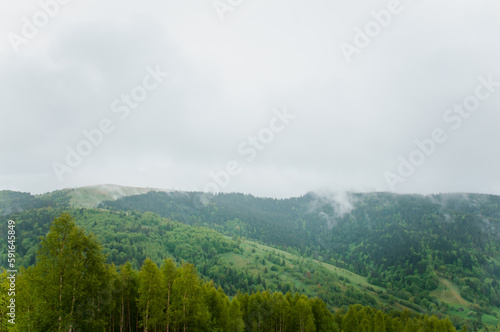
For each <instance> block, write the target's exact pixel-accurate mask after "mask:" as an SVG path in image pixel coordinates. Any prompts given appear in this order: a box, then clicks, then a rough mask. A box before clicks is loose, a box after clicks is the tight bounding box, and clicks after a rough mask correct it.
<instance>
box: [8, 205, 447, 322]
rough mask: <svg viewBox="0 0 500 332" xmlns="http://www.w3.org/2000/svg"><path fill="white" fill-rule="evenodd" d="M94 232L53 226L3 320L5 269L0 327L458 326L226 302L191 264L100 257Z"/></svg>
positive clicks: (300, 301)
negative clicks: (11, 315)
mask: <svg viewBox="0 0 500 332" xmlns="http://www.w3.org/2000/svg"><path fill="white" fill-rule="evenodd" d="M105 261H106V257H105V255H104V254H103V252H102V248H101V246H100V245H99V243H98V242H97V241H96V239H95V237H94V236H92V234H85V232H84V231H83V230H82V229H81V228H78V227H77V226H76V225H75V224H74V222H73V221H72V218H71V216H70V215H67V214H63V215H61V216H60V217H59V218H56V219H55V221H54V222H53V223H52V224H51V227H50V229H49V232H48V233H47V235H46V236H45V237H44V238H43V239H42V241H41V244H40V247H39V249H38V251H37V255H36V263H35V264H34V265H32V266H30V267H29V268H28V269H25V270H22V271H21V272H20V274H19V276H18V278H17V282H16V283H17V285H18V286H17V289H18V291H17V292H18V295H16V298H17V303H18V304H17V311H16V315H17V318H16V319H17V324H15V325H6V318H5V317H6V315H5V313H6V312H5V309H6V305H5V304H6V301H7V296H6V293H7V292H6V290H7V289H8V287H9V286H8V280H7V276H8V275H7V272H5V270H4V272H3V273H2V274H1V276H0V286H1V288H2V292H1V295H0V301H1V302H2V306H1V307H2V315H1V318H0V320H1V326H2V328H6V329H8V330H9V331H123V330H128V331H164V330H166V331H232V332H235V331H243V330H245V331H283V332H285V331H293V332H295V331H300V332H314V331H324V332H329V331H346V332H349V331H352V332H357V331H417V330H425V331H431V332H432V331H456V330H455V328H454V327H453V324H452V323H451V321H450V320H449V319H444V320H439V319H438V318H437V317H436V316H432V317H429V316H427V315H425V316H422V315H417V314H413V313H410V312H409V311H407V310H405V311H402V312H392V313H390V314H387V313H384V312H382V311H380V310H376V309H372V308H369V307H363V306H361V305H354V306H351V307H349V308H348V310H347V311H346V310H339V311H338V312H337V313H335V314H332V313H331V312H330V311H329V310H328V309H327V307H326V305H325V304H324V302H323V301H321V300H319V299H318V298H308V297H307V296H304V295H299V294H298V293H295V294H292V293H290V292H288V293H286V294H283V293H281V292H275V293H270V292H268V291H263V292H255V293H252V294H248V293H238V294H237V296H236V297H234V298H233V299H232V300H230V299H229V298H228V297H227V296H226V295H225V294H224V293H223V291H222V289H220V288H219V289H217V288H216V287H214V285H213V283H212V282H203V281H202V280H201V279H200V278H199V277H198V276H197V274H196V269H195V267H194V266H193V265H192V264H182V265H181V266H176V264H175V263H174V262H173V261H172V259H169V258H165V259H164V260H163V262H162V265H161V267H160V268H159V267H158V265H157V264H156V263H154V262H153V261H151V260H150V259H149V258H147V259H146V260H145V261H144V264H142V266H141V268H140V270H139V271H137V270H135V269H133V268H132V266H131V264H130V263H129V262H126V263H124V264H123V265H121V266H120V267H119V268H116V266H115V265H114V264H112V265H110V264H107V263H106V262H105Z"/></svg>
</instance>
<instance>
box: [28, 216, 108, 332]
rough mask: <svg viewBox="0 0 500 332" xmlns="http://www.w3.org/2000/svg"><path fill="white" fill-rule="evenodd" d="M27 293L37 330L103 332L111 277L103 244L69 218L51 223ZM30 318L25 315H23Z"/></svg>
mask: <svg viewBox="0 0 500 332" xmlns="http://www.w3.org/2000/svg"><path fill="white" fill-rule="evenodd" d="M23 278H26V279H25V280H24V282H25V283H27V286H26V289H25V290H24V292H31V294H32V296H28V295H27V294H26V293H24V294H22V296H24V297H25V298H28V297H31V298H32V299H34V300H33V301H32V302H31V305H32V308H31V309H30V308H29V311H32V312H34V313H35V315H33V316H34V317H33V319H32V320H31V322H32V323H33V325H32V328H33V329H34V330H43V331H49V330H51V331H52V330H57V331H63V330H65V331H74V330H76V329H83V330H99V329H102V328H103V327H104V326H105V317H104V314H105V310H104V309H105V306H106V305H107V304H108V303H107V300H108V299H109V295H110V294H109V288H108V287H109V283H108V282H109V278H108V274H107V273H106V265H105V257H104V255H103V254H102V252H101V246H100V245H99V244H98V243H97V241H96V240H95V239H94V237H93V236H87V235H86V234H85V233H84V232H83V230H81V229H80V228H78V227H76V226H75V224H74V222H73V219H72V217H71V216H70V215H69V214H62V215H61V216H60V217H59V218H56V219H55V220H54V222H53V223H52V225H51V227H50V230H49V232H48V234H47V236H46V237H45V238H43V239H42V241H41V243H40V249H39V250H38V252H37V263H36V265H35V266H34V267H33V268H30V269H28V270H26V271H25V273H24V274H23ZM24 314H26V313H24Z"/></svg>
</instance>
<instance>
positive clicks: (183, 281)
mask: <svg viewBox="0 0 500 332" xmlns="http://www.w3.org/2000/svg"><path fill="white" fill-rule="evenodd" d="M178 273H179V274H178V277H177V278H176V279H175V281H174V284H173V293H174V294H173V295H174V301H173V303H172V306H173V315H174V325H175V326H176V327H177V328H182V330H183V331H184V332H186V331H187V330H188V327H189V328H191V327H192V328H193V329H194V330H196V329H201V328H203V326H204V325H205V324H206V323H207V322H208V321H209V320H210V319H209V313H208V309H207V307H206V305H205V299H204V298H203V292H202V289H201V286H200V280H199V278H198V276H197V275H196V269H195V267H194V265H192V264H183V265H182V267H180V268H179V269H178ZM190 330H191V329H190Z"/></svg>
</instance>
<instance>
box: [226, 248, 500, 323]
mask: <svg viewBox="0 0 500 332" xmlns="http://www.w3.org/2000/svg"><path fill="white" fill-rule="evenodd" d="M241 247H242V248H243V249H244V253H243V254H235V253H226V254H223V255H222V257H223V259H226V260H227V261H228V262H231V263H232V264H234V266H235V267H237V268H240V269H244V268H248V269H249V271H250V272H251V273H253V274H254V275H255V276H257V275H258V274H260V275H261V276H262V278H263V279H266V281H267V280H268V279H267V278H268V275H266V274H264V268H265V267H267V269H268V271H269V272H270V271H271V270H270V269H271V267H272V266H273V265H275V264H273V263H272V262H270V261H268V260H266V262H265V263H266V264H265V265H262V263H261V261H262V259H263V258H265V257H266V256H267V254H268V253H269V252H274V253H276V254H278V255H279V256H280V257H281V258H282V259H284V260H285V263H286V265H287V266H289V267H293V266H294V264H296V263H297V261H299V260H300V259H301V257H300V256H297V255H295V254H292V253H289V252H286V251H283V250H279V249H275V248H272V247H269V246H266V245H262V244H259V243H256V242H253V241H249V240H244V241H243V242H242V243H241ZM252 249H254V250H255V252H252ZM257 257H258V258H257ZM315 262H316V263H317V264H321V265H322V266H323V267H325V268H326V270H328V271H329V272H330V273H331V280H332V282H334V280H335V282H338V278H339V277H343V278H345V279H346V280H348V281H349V282H342V283H341V285H342V288H344V289H345V288H346V287H347V286H348V285H352V286H353V287H354V289H357V290H359V291H361V292H364V293H369V294H370V295H371V296H373V297H375V298H376V299H377V301H378V302H379V303H380V304H381V305H383V306H388V307H392V308H394V309H396V310H403V309H405V308H406V309H408V310H410V311H412V309H411V308H407V307H405V306H404V305H402V304H400V303H398V299H397V298H396V302H395V303H394V304H391V303H389V302H388V301H387V300H384V299H383V298H381V297H380V296H379V294H378V292H385V289H384V288H382V287H379V286H376V285H373V284H370V283H369V282H368V281H367V279H366V278H365V277H363V276H361V275H358V274H355V273H353V272H351V271H349V270H346V269H342V268H340V267H337V266H334V265H331V264H327V263H323V262H318V261H315ZM277 267H278V266H277ZM269 272H268V273H269ZM280 280H281V281H282V282H283V283H284V282H287V281H289V282H291V283H292V284H294V285H295V286H296V287H297V288H299V289H302V288H303V289H305V291H306V292H307V293H309V295H314V290H312V289H311V287H310V285H307V284H305V283H303V282H302V281H301V280H299V279H298V278H297V277H296V275H294V274H293V273H289V272H284V273H282V272H280ZM268 283H269V282H268ZM367 288H369V289H367ZM370 289H374V290H376V291H377V292H374V291H372V290H370ZM431 294H432V295H433V296H435V297H436V298H438V299H439V300H440V301H443V302H445V303H447V304H448V305H449V306H450V310H449V311H448V315H449V316H450V317H451V316H457V317H461V318H467V314H469V313H470V311H471V310H470V308H471V307H470V306H471V303H470V302H468V301H466V300H465V299H464V298H462V297H461V296H460V291H459V289H458V287H457V286H456V285H455V284H454V283H453V282H451V281H449V280H446V279H443V278H441V279H440V284H439V287H438V288H437V289H436V290H434V291H432V292H431ZM458 308H464V311H457V309H458ZM335 309H337V308H335ZM496 315H497V317H498V316H499V315H500V310H498V311H497V312H496ZM497 317H494V316H491V315H483V317H482V320H483V322H484V323H487V324H491V325H496V324H498V322H499V319H498V318H497Z"/></svg>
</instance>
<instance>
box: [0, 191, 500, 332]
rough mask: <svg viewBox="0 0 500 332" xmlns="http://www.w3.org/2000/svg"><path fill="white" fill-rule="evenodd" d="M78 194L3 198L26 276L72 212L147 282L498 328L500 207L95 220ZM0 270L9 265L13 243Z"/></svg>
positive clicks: (361, 204) (454, 200) (115, 208)
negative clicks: (169, 271)
mask: <svg viewBox="0 0 500 332" xmlns="http://www.w3.org/2000/svg"><path fill="white" fill-rule="evenodd" d="M135 191H136V190H129V192H131V193H133V192H135ZM75 192H77V191H75V190H64V191H57V192H53V193H50V194H44V195H37V196H32V195H29V194H25V193H16V192H0V204H1V205H0V211H2V214H3V216H2V217H0V227H1V228H2V232H3V231H4V230H5V229H6V228H5V224H6V222H7V220H9V219H13V220H16V223H17V231H18V232H19V233H18V234H22V235H20V239H19V240H18V242H17V253H18V256H19V257H18V258H19V260H18V263H19V264H20V265H22V266H25V267H28V266H34V265H35V264H36V262H37V258H36V252H37V250H38V249H40V246H39V243H40V236H44V235H45V234H47V232H48V231H49V227H50V225H51V222H52V220H54V218H56V217H57V216H59V215H60V214H61V213H62V212H64V211H66V212H69V213H70V214H71V215H72V216H73V219H74V222H75V224H76V225H77V226H78V227H81V228H82V229H83V230H84V231H85V232H87V233H88V234H90V233H92V234H95V236H96V239H97V240H98V241H99V242H100V243H102V248H101V249H100V250H101V251H102V253H103V254H105V255H106V264H114V265H115V266H125V265H129V266H130V269H132V270H136V271H138V270H140V269H141V268H142V266H143V263H144V262H145V261H146V259H147V258H150V259H151V263H153V264H156V266H161V265H162V264H163V261H164V259H165V258H170V259H172V260H173V262H176V264H178V266H182V264H183V262H184V263H191V264H194V266H195V267H196V269H197V275H198V276H199V277H200V278H201V280H203V282H209V281H210V280H212V281H213V283H214V286H215V287H216V288H218V287H221V291H223V292H224V293H225V294H226V295H228V296H230V297H234V296H238V293H239V292H242V293H244V292H248V293H249V294H252V293H254V294H259V293H260V294H264V293H262V292H266V290H267V292H269V294H270V295H269V296H271V294H272V293H273V292H278V293H279V292H281V293H283V294H286V293H287V292H291V293H295V292H297V293H299V294H302V295H305V296H307V297H309V298H314V297H318V298H319V299H321V301H322V302H323V303H324V304H325V306H326V308H327V309H328V310H330V311H331V312H337V313H342V312H343V311H342V310H343V309H342V308H345V310H347V309H348V306H349V305H353V304H361V305H364V306H370V307H371V308H374V309H377V310H382V311H383V312H389V311H391V310H395V309H396V310H403V309H405V308H406V309H407V310H409V311H410V312H413V313H420V314H430V315H432V314H435V315H437V317H439V318H442V319H443V318H445V317H446V316H449V317H450V319H451V321H452V322H453V323H454V325H455V327H458V328H461V326H462V325H463V324H466V325H468V326H469V328H470V329H477V328H480V327H482V326H483V325H484V324H486V325H485V326H493V325H497V324H498V317H499V315H500V309H499V306H500V289H499V282H498V280H499V279H500V255H499V243H500V242H499V239H500V237H499V230H500V217H499V215H500V213H499V210H500V208H499V206H500V205H499V203H500V199H499V197H497V196H487V195H452V194H449V195H435V196H417V195H395V194H387V193H377V194H343V195H340V194H322V195H319V194H313V193H310V194H307V195H305V196H302V197H298V198H291V199H269V198H257V197H253V196H250V195H242V194H220V195H206V194H200V193H184V192H170V193H164V192H149V193H147V194H143V195H137V196H129V197H123V198H121V199H118V200H115V201H105V202H103V203H102V204H101V205H100V206H99V208H97V209H96V208H91V209H86V208H74V206H83V205H88V202H95V201H96V199H97V198H96V196H93V195H94V193H93V192H92V191H88V193H87V189H85V190H79V191H78V195H75ZM82 192H83V193H84V194H82ZM98 197H109V195H106V194H105V193H104V194H101V193H99V196H98ZM79 198H80V199H83V198H84V199H85V202H86V203H85V204H82V203H81V202H79V201H78V199H79ZM253 241H257V242H258V243H255V242H253ZM0 261H1V262H2V266H6V265H5V262H6V246H5V244H4V243H3V242H2V243H1V247H0ZM321 262H324V263H321ZM118 270H120V269H118ZM252 324H253V323H252ZM337 325H338V326H340V324H338V322H337ZM250 330H251V329H250ZM264 330H267V329H264Z"/></svg>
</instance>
